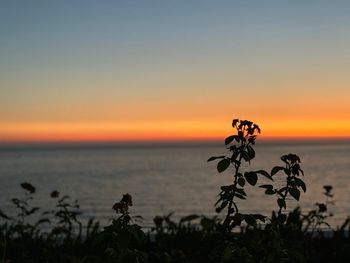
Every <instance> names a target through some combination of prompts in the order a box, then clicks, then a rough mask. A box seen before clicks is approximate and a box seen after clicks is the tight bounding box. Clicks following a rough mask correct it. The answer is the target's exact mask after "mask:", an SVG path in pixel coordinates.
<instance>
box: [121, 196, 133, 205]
mask: <svg viewBox="0 0 350 263" xmlns="http://www.w3.org/2000/svg"><path fill="white" fill-rule="evenodd" d="M121 202H123V203H126V204H127V205H128V206H132V197H131V195H130V194H125V195H123V198H122V201H121Z"/></svg>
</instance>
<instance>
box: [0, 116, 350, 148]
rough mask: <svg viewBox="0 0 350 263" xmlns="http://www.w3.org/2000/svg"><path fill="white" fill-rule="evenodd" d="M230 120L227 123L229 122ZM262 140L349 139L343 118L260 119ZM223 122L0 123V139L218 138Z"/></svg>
mask: <svg viewBox="0 0 350 263" xmlns="http://www.w3.org/2000/svg"><path fill="white" fill-rule="evenodd" d="M229 123H230V122H229ZM258 124H259V125H260V127H261V128H262V134H261V137H260V138H262V139H283V138H288V139H293V138H295V139H303V138H305V139H306V138H316V139H317V138H349V137H350V123H349V122H347V121H346V120H332V121H327V122H325V121H322V120H312V121H311V120H283V121H278V120H262V121H260V122H258ZM232 133H234V130H233V129H232V127H231V126H230V125H229V124H228V122H227V121H207V122H190V121H186V122H142V123H122V124H115V123H7V124H1V123H0V142H5V143H6V142H49V141H52V142H61V141H62V142H70V141H179V140H197V141H198V140H217V139H218V140H220V139H223V138H225V137H226V136H228V135H230V134H232Z"/></svg>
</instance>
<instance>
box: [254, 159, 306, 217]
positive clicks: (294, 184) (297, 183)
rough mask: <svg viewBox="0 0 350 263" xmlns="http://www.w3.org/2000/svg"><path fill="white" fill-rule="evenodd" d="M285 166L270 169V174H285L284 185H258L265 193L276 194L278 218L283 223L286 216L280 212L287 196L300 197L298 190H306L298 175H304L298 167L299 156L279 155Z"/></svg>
mask: <svg viewBox="0 0 350 263" xmlns="http://www.w3.org/2000/svg"><path fill="white" fill-rule="evenodd" d="M281 160H282V161H283V162H284V165H285V166H275V167H273V168H272V170H271V176H276V174H277V173H279V172H283V173H284V175H285V176H286V180H285V185H284V186H282V187H280V188H274V186H273V185H272V184H264V185H260V186H259V187H261V188H264V189H265V194H267V195H277V205H278V208H279V209H278V212H277V215H278V219H279V221H280V222H281V223H283V222H284V221H285V220H286V218H287V216H286V215H284V214H282V209H284V210H285V209H287V203H286V200H287V197H288V195H290V196H292V197H293V198H294V199H295V200H297V201H299V199H300V190H302V191H303V192H306V185H305V183H304V181H303V180H302V179H300V178H299V176H300V175H304V172H303V170H301V168H300V164H299V163H300V158H299V156H297V155H296V154H292V153H290V154H287V155H283V156H282V157H281Z"/></svg>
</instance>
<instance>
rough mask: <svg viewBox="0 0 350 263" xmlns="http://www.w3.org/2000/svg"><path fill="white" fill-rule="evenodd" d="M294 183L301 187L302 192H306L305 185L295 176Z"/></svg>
mask: <svg viewBox="0 0 350 263" xmlns="http://www.w3.org/2000/svg"><path fill="white" fill-rule="evenodd" d="M295 183H296V184H297V186H299V187H301V189H303V191H304V193H305V192H306V185H305V183H304V181H303V180H301V179H299V178H295Z"/></svg>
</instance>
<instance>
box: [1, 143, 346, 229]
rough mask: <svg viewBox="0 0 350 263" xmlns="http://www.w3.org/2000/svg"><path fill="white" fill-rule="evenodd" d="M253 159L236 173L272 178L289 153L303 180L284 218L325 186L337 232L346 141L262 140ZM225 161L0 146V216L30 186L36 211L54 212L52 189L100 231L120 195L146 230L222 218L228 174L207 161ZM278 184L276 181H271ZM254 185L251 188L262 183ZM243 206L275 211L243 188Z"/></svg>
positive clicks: (186, 151) (103, 146) (202, 151)
mask: <svg viewBox="0 0 350 263" xmlns="http://www.w3.org/2000/svg"><path fill="white" fill-rule="evenodd" d="M255 150H256V157H255V159H253V160H252V161H251V163H250V164H245V165H244V166H243V171H249V170H260V169H264V170H267V171H271V168H272V167H273V166H276V165H282V164H283V163H282V161H281V160H280V157H281V156H282V155H284V154H288V153H295V154H297V155H298V156H300V158H301V168H302V169H303V170H304V174H305V175H304V176H301V177H303V178H302V179H303V180H304V181H305V183H306V186H307V191H306V193H302V194H301V197H300V201H299V202H297V201H294V200H289V201H288V204H287V206H288V211H290V210H292V209H294V208H296V207H298V206H300V207H301V209H302V211H303V212H304V213H307V212H309V211H311V210H313V209H315V208H316V206H315V204H316V203H317V202H318V203H322V202H325V201H326V198H325V196H324V189H323V186H324V185H331V186H333V189H332V191H333V194H334V197H333V198H331V199H329V200H328V201H333V204H329V206H328V207H329V211H330V213H331V214H333V216H331V217H329V218H328V219H327V221H328V222H329V223H330V225H331V226H332V227H337V226H340V225H341V224H342V223H343V222H344V221H345V220H346V218H347V217H348V216H350V194H349V190H350V141H349V140H343V141H341V140H330V139H327V140H319V141H314V140H312V141H307V140H303V141H295V140H294V141H261V142H257V144H256V145H255ZM225 154H229V151H228V150H227V149H226V148H225V146H224V143H223V142H221V141H213V142H161V143H160V142H153V143H152V142H147V143H141V142H140V143H137V142H133V143H60V144H58V143H51V144H50V143H48V144H43V143H41V144H2V145H0V209H1V210H2V211H4V212H6V213H8V214H11V215H14V214H16V213H17V212H18V211H16V209H15V207H14V205H13V204H12V203H11V199H12V198H22V197H24V196H25V192H24V190H23V189H22V188H21V186H20V184H21V183H22V182H28V183H31V184H32V185H33V186H35V187H36V193H35V194H34V195H33V196H34V198H33V200H31V202H32V204H33V205H35V206H39V207H41V209H42V210H41V211H43V210H50V209H51V208H53V207H54V206H55V204H56V202H57V200H55V199H53V198H51V197H50V193H51V192H52V191H53V190H57V191H59V192H60V195H61V196H63V195H68V196H69V197H70V199H69V200H71V201H72V202H73V201H75V200H78V202H79V204H80V210H81V212H82V215H81V218H82V220H83V221H84V220H85V221H86V220H88V219H90V218H95V219H96V220H99V221H100V222H101V224H102V225H105V224H108V223H109V222H110V221H111V220H112V219H113V218H116V216H117V215H116V214H115V212H114V211H113V210H112V206H113V204H114V203H115V202H117V201H119V200H120V199H121V197H122V195H123V194H125V193H129V194H131V195H132V198H133V206H132V207H131V210H130V213H131V215H133V216H141V217H142V218H143V219H142V222H141V224H142V225H143V226H144V227H151V226H152V222H153V218H154V217H155V216H163V215H168V214H170V213H172V218H173V220H174V221H177V220H179V219H180V218H181V217H184V216H187V215H190V214H198V215H204V216H208V217H212V216H219V217H220V216H223V215H220V214H217V213H216V212H215V202H216V201H217V198H218V193H219V192H220V186H222V185H227V184H230V183H232V172H233V171H232V170H230V169H228V170H227V171H225V172H223V173H221V174H219V173H218V172H217V170H216V162H215V161H213V162H207V159H208V158H209V157H211V156H218V155H225ZM274 180H275V182H274V183H275V184H276V186H279V185H282V184H283V182H284V180H285V177H284V176H283V174H277V175H275V176H274ZM266 182H267V181H266V179H265V178H263V177H262V178H259V181H258V184H257V185H260V184H264V183H266ZM245 188H246V191H247V195H248V197H247V199H246V200H242V201H240V202H239V203H238V206H239V208H240V210H241V212H246V213H261V214H263V215H266V216H270V215H271V211H272V210H277V209H278V207H277V203H276V197H274V196H266V195H264V191H263V189H261V188H259V187H257V186H255V187H253V186H249V185H247V186H246V187H245Z"/></svg>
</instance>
